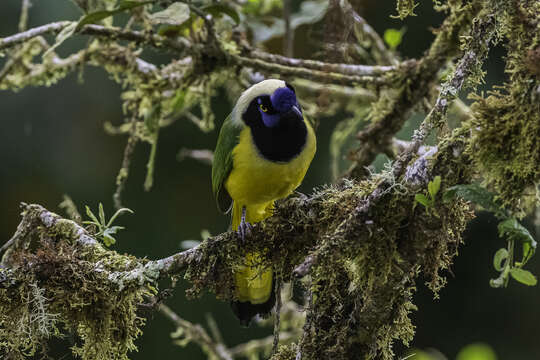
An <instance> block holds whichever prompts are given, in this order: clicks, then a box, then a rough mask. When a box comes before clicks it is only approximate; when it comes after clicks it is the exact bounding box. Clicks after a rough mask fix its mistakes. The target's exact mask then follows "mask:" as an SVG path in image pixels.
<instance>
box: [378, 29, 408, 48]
mask: <svg viewBox="0 0 540 360" xmlns="http://www.w3.org/2000/svg"><path fill="white" fill-rule="evenodd" d="M404 33H405V30H404V29H401V30H397V29H386V30H385V31H384V35H383V38H384V42H385V43H386V44H387V45H388V46H389V47H390V49H392V50H395V49H396V48H397V47H398V46H399V44H401V41H402V40H403V34H404Z"/></svg>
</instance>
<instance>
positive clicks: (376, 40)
mask: <svg viewBox="0 0 540 360" xmlns="http://www.w3.org/2000/svg"><path fill="white" fill-rule="evenodd" d="M341 4H342V8H343V10H344V12H345V14H347V15H349V16H351V18H352V19H353V21H354V22H356V23H357V24H358V25H359V26H360V28H361V30H362V33H363V34H365V35H366V36H367V37H368V38H369V39H370V40H371V43H372V45H373V48H374V50H375V51H376V53H377V55H378V56H379V57H381V58H382V59H381V60H383V62H384V63H386V64H393V65H397V64H398V60H397V58H396V57H395V56H394V54H392V52H391V51H390V50H388V48H387V47H386V45H384V41H383V40H382V39H381V37H380V36H379V34H378V33H377V32H376V31H375V30H374V29H373V28H372V27H371V26H370V25H369V24H368V23H367V21H366V20H365V19H364V18H363V17H361V16H360V15H358V13H357V12H356V11H354V9H353V7H352V6H351V4H350V3H349V2H348V1H347V0H343V1H342V2H341Z"/></svg>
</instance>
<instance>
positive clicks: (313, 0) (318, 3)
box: [291, 0, 328, 29]
mask: <svg viewBox="0 0 540 360" xmlns="http://www.w3.org/2000/svg"><path fill="white" fill-rule="evenodd" d="M327 10H328V1H326V0H308V1H302V3H301V4H300V10H299V11H298V12H297V13H295V14H292V15H291V29H296V28H297V27H299V26H300V25H306V24H314V23H316V22H317V21H319V20H321V19H322V18H323V16H324V14H326V11H327Z"/></svg>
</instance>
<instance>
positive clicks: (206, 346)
mask: <svg viewBox="0 0 540 360" xmlns="http://www.w3.org/2000/svg"><path fill="white" fill-rule="evenodd" d="M159 311H160V312H161V313H162V314H163V315H165V317H167V318H168V319H169V320H171V321H172V322H173V323H174V324H175V325H176V326H178V327H179V328H181V329H183V330H184V331H185V332H186V333H187V334H186V335H185V336H186V337H189V338H190V340H192V341H193V342H195V343H197V344H199V345H200V346H201V348H202V349H203V350H205V351H207V352H209V353H210V354H211V355H213V356H214V357H215V358H216V359H219V360H232V359H233V357H232V355H231V353H230V352H229V350H228V349H227V348H226V347H225V345H223V344H222V343H218V342H214V341H213V340H212V338H210V336H209V335H208V333H207V332H206V331H205V330H204V329H203V327H202V326H201V325H199V324H193V323H191V322H189V321H187V320H185V319H182V318H181V317H180V316H178V315H177V314H176V313H175V312H174V311H172V310H171V309H170V308H169V307H168V306H167V305H164V304H160V305H159Z"/></svg>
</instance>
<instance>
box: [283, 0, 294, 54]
mask: <svg viewBox="0 0 540 360" xmlns="http://www.w3.org/2000/svg"><path fill="white" fill-rule="evenodd" d="M291 11H292V9H291V0H283V19H284V20H285V37H284V39H283V53H284V54H285V56H288V57H292V56H293V51H294V48H293V45H294V30H293V29H292V28H291Z"/></svg>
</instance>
